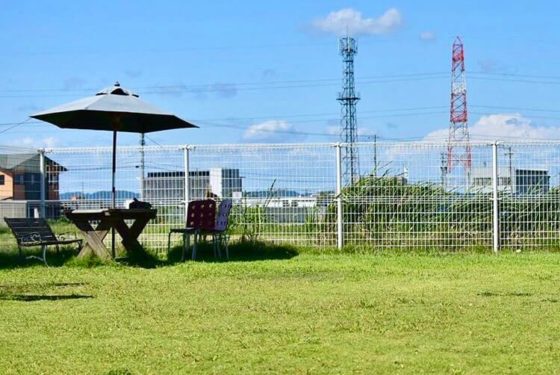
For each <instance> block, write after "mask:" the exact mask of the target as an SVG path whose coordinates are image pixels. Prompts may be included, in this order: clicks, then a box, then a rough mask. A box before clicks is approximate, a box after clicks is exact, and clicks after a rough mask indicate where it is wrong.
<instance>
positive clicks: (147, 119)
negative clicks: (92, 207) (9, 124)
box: [31, 82, 198, 208]
mask: <svg viewBox="0 0 560 375" xmlns="http://www.w3.org/2000/svg"><path fill="white" fill-rule="evenodd" d="M31 117H33V118H36V119H38V120H43V121H46V122H50V123H51V124H54V125H56V126H58V127H60V128H68V129H89V130H109V131H112V132H113V168H112V186H111V192H112V200H113V208H115V199H116V192H115V173H116V167H117V165H116V164H117V160H116V152H115V151H116V148H117V132H132V133H150V132H155V131H161V130H169V129H179V128H197V127H198V126H196V125H193V124H191V123H190V122H187V121H185V120H182V119H180V118H179V117H177V116H175V115H173V114H171V113H168V112H164V111H162V110H161V109H159V108H157V107H155V106H153V105H151V104H148V103H146V102H144V101H143V100H140V99H139V98H138V95H136V94H134V93H132V92H130V91H128V90H126V89H124V88H122V87H121V86H120V84H119V83H118V82H117V83H115V85H114V86H113V87H110V88H107V89H105V90H102V91H100V92H98V93H97V94H95V96H90V97H87V98H83V99H79V100H76V101H73V102H71V103H67V104H63V105H60V106H58V107H54V108H51V109H48V110H46V111H43V112H39V113H35V114H33V115H31Z"/></svg>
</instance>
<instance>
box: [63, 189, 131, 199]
mask: <svg viewBox="0 0 560 375" xmlns="http://www.w3.org/2000/svg"><path fill="white" fill-rule="evenodd" d="M72 197H80V198H82V199H87V200H110V199H111V198H112V195H111V192H110V191H96V192H95V193H82V192H81V191H72V192H67V193H62V194H60V199H61V200H70V199H72ZM139 197H140V194H138V193H134V192H132V191H126V190H117V192H116V199H117V200H126V199H132V198H139Z"/></svg>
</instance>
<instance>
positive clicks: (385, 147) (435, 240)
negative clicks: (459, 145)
mask: <svg viewBox="0 0 560 375" xmlns="http://www.w3.org/2000/svg"><path fill="white" fill-rule="evenodd" d="M358 149H359V152H360V165H361V167H362V170H361V173H360V174H361V177H360V179H359V180H358V181H357V182H356V183H354V184H353V185H352V186H347V187H345V188H344V189H343V192H342V193H343V194H342V195H343V200H344V204H343V215H344V216H343V222H344V237H345V240H346V241H345V242H346V243H353V244H371V245H373V246H374V247H382V248H394V247H400V248H435V247H444V248H463V247H488V246H491V244H492V232H491V229H492V202H491V200H490V197H489V196H488V194H487V192H484V191H480V190H477V189H476V188H475V187H474V186H472V179H471V178H470V177H469V176H468V174H467V173H466V170H465V168H464V167H463V166H452V167H451V168H450V167H449V164H448V163H447V160H446V158H447V146H446V145H445V144H441V143H440V144H431V143H415V144H406V143H383V144H360V145H358ZM471 152H472V159H473V160H474V161H475V162H476V164H477V165H478V164H479V163H481V164H482V163H488V165H491V148H490V147H488V146H487V145H472V151H471ZM473 169H474V167H473Z"/></svg>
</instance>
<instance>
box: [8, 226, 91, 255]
mask: <svg viewBox="0 0 560 375" xmlns="http://www.w3.org/2000/svg"><path fill="white" fill-rule="evenodd" d="M4 221H5V222H6V224H7V225H8V227H9V228H10V229H11V230H12V233H13V234H14V236H15V237H16V241H17V245H18V250H19V254H20V256H22V247H32V246H40V247H41V250H42V254H43V256H42V257H37V256H28V257H27V258H35V259H39V260H42V261H43V263H45V265H48V264H47V247H48V246H49V245H55V246H56V250H57V251H59V245H70V244H73V243H75V244H78V250H79V249H81V248H82V240H81V239H78V238H71V239H67V238H62V237H61V238H57V237H56V235H55V234H54V233H53V231H52V229H51V227H50V226H49V224H48V223H47V221H46V220H45V219H33V218H23V219H22V218H7V217H5V218H4Z"/></svg>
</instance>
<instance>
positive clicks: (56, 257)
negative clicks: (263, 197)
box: [0, 241, 298, 269]
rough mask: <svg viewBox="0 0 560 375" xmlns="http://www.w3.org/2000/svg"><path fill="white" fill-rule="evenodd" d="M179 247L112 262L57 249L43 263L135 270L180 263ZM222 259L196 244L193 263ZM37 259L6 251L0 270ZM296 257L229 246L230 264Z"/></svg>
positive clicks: (269, 246)
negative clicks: (115, 266)
mask: <svg viewBox="0 0 560 375" xmlns="http://www.w3.org/2000/svg"><path fill="white" fill-rule="evenodd" d="M181 253H182V247H181V246H176V247H174V248H172V249H171V252H170V253H169V255H168V256H167V257H166V258H165V259H161V258H159V257H158V256H156V255H154V254H152V253H150V252H149V251H146V250H145V249H144V248H138V249H135V251H133V252H129V253H127V254H126V255H125V256H123V257H117V258H116V259H115V260H114V261H112V260H102V259H99V258H97V257H88V258H77V257H76V255H77V254H78V253H77V251H76V249H74V248H61V250H60V252H56V250H54V249H53V250H50V249H49V251H48V252H47V263H48V265H49V267H62V266H72V267H83V268H91V267H97V266H103V265H115V264H118V265H125V266H131V267H139V268H157V267H165V266H171V265H174V264H176V263H180V262H181ZM222 253H223V254H222V257H221V258H219V257H218V258H217V257H215V256H214V252H213V248H212V245H211V244H210V243H208V242H202V243H200V244H199V245H198V250H197V257H196V260H197V261H204V262H221V261H226V259H225V252H224V251H222ZM30 255H34V256H39V255H41V253H40V250H39V249H37V250H29V249H26V251H25V252H24V256H20V255H19V253H18V252H17V250H15V251H14V250H11V251H8V252H0V269H10V268H26V267H34V266H43V267H44V263H43V262H42V261H40V260H37V259H26V258H25V257H26V256H30ZM297 255H298V251H297V248H296V247H294V246H291V245H285V244H273V243H269V242H261V241H251V242H235V243H231V244H230V245H229V256H230V257H229V260H230V261H256V260H266V259H290V258H293V257H295V256H297ZM186 259H187V260H190V259H191V252H190V251H188V252H187V254H186Z"/></svg>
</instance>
